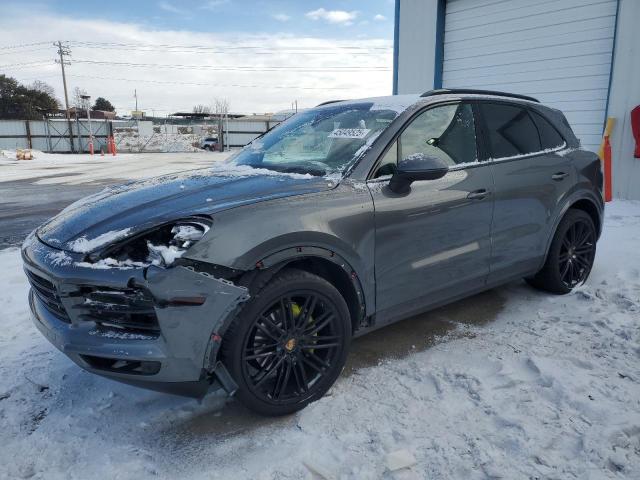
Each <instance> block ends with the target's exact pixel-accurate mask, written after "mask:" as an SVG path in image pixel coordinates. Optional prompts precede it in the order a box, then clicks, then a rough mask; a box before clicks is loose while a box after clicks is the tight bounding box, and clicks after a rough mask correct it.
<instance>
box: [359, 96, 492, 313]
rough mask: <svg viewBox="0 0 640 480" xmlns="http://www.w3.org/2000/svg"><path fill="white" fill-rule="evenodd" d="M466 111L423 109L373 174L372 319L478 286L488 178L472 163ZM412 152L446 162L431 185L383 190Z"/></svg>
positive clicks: (485, 245) (486, 245) (483, 262)
mask: <svg viewBox="0 0 640 480" xmlns="http://www.w3.org/2000/svg"><path fill="white" fill-rule="evenodd" d="M474 117H475V115H474V107H473V106H472V104H470V103H466V102H463V103H451V104H445V105H437V106H434V107H431V108H429V109H427V110H425V111H423V112H422V113H419V114H418V115H417V116H416V117H414V118H413V119H412V120H410V122H409V123H408V126H407V127H406V128H405V129H404V131H402V133H401V134H400V135H399V137H398V138H397V139H396V141H395V142H393V144H392V145H391V147H390V148H389V149H388V150H387V152H386V153H385V154H384V155H383V157H382V158H381V161H380V163H379V164H378V165H377V166H376V167H375V169H374V172H373V173H374V175H373V177H374V178H373V179H372V180H369V182H368V186H369V189H370V191H371V194H372V197H373V202H374V206H375V222H376V234H375V235H376V238H375V244H376V247H375V275H376V305H377V310H378V312H379V313H378V318H377V322H379V324H384V323H386V322H387V321H390V320H392V319H393V318H394V317H399V316H403V315H405V314H407V313H410V312H411V311H417V310H420V309H421V308H422V307H424V306H426V305H433V304H435V303H438V302H440V301H443V300H446V299H450V298H452V297H455V296H461V295H464V292H467V291H469V290H472V289H474V288H478V287H479V286H482V285H484V283H485V280H486V277H487V275H488V273H489V258H490V254H491V241H490V238H491V235H490V233H491V215H492V210H493V196H492V190H493V179H492V177H491V170H490V166H489V164H488V162H484V161H480V160H479V158H481V156H480V155H479V154H478V150H477V144H476V138H477V135H476V126H475V123H476V122H475V118H474ZM415 153H424V154H426V155H430V156H437V157H439V158H441V159H442V160H444V161H445V162H447V163H448V164H449V172H448V173H447V174H446V175H445V176H444V177H442V178H440V179H438V180H424V181H415V182H413V183H412V184H411V190H410V191H409V192H408V193H407V194H396V193H394V192H392V191H390V190H389V188H388V183H389V178H390V175H391V174H392V173H393V172H394V171H395V170H396V167H397V160H398V158H406V157H408V156H410V155H412V154H415Z"/></svg>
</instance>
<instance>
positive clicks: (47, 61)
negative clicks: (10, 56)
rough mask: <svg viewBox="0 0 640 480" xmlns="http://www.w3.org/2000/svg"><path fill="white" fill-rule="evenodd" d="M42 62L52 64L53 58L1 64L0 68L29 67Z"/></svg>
mask: <svg viewBox="0 0 640 480" xmlns="http://www.w3.org/2000/svg"><path fill="white" fill-rule="evenodd" d="M42 64H47V65H50V64H51V60H37V61H35V62H24V63H7V64H6V65H0V68H17V67H27V66H30V65H42Z"/></svg>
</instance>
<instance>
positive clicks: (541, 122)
mask: <svg viewBox="0 0 640 480" xmlns="http://www.w3.org/2000/svg"><path fill="white" fill-rule="evenodd" d="M531 116H532V117H533V120H534V122H535V123H536V126H537V127H538V132H540V143H541V144H542V148H543V149H545V150H546V149H548V148H558V147H560V146H562V145H563V144H564V143H565V142H564V139H563V138H562V136H561V135H560V134H559V133H558V131H557V130H556V129H555V127H554V126H553V125H551V123H550V122H549V121H548V120H547V119H546V118H544V117H543V116H542V115H540V114H539V113H536V112H531Z"/></svg>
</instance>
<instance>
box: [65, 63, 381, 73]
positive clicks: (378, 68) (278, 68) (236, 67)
mask: <svg viewBox="0 0 640 480" xmlns="http://www.w3.org/2000/svg"><path fill="white" fill-rule="evenodd" d="M74 62H75V63H88V64H94V65H117V66H121V67H135V68H168V69H177V70H182V69H189V70H211V71H243V72H278V71H287V70H289V71H296V72H370V71H381V72H388V71H389V70H390V69H389V67H384V66H372V67H350V66H331V67H321V68H309V67H293V66H271V67H254V66H241V65H201V64H200V65H185V64H161V63H134V62H110V61H106V60H74Z"/></svg>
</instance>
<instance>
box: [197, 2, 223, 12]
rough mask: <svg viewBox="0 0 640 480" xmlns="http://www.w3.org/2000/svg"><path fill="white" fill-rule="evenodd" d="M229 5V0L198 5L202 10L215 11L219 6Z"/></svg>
mask: <svg viewBox="0 0 640 480" xmlns="http://www.w3.org/2000/svg"><path fill="white" fill-rule="evenodd" d="M226 3H229V0H208V1H206V2H204V3H203V4H202V5H200V8H201V9H203V10H216V9H217V8H218V7H220V6H221V5H224V4H226Z"/></svg>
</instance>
